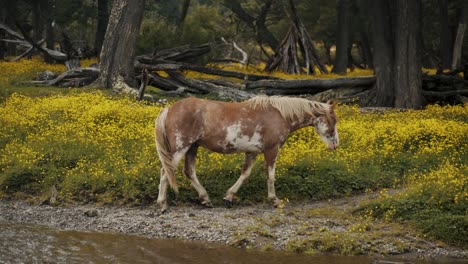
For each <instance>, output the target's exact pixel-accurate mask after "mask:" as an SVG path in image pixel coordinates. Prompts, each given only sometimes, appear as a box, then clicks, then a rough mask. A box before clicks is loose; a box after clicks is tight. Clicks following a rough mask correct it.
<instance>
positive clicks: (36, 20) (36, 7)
mask: <svg viewBox="0 0 468 264" xmlns="http://www.w3.org/2000/svg"><path fill="white" fill-rule="evenodd" d="M42 21H43V20H42V1H40V0H37V1H32V27H33V40H34V41H35V42H37V41H39V40H41V39H42V32H43V23H42Z"/></svg>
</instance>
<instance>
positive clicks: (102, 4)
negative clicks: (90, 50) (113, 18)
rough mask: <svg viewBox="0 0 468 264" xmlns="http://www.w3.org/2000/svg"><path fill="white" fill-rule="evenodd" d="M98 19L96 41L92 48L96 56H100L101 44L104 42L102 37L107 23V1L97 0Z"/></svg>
mask: <svg viewBox="0 0 468 264" xmlns="http://www.w3.org/2000/svg"><path fill="white" fill-rule="evenodd" d="M97 8H98V17H97V20H98V21H97V29H96V39H95V41H94V48H95V50H96V55H97V56H99V55H100V54H101V49H102V43H103V42H104V36H105V35H106V28H107V23H108V21H109V3H108V0H98V6H97Z"/></svg>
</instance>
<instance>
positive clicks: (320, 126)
mask: <svg viewBox="0 0 468 264" xmlns="http://www.w3.org/2000/svg"><path fill="white" fill-rule="evenodd" d="M315 129H316V130H317V133H318V134H319V136H320V138H321V139H322V141H323V142H325V144H327V146H330V145H331V144H332V139H331V138H330V137H328V136H327V131H328V125H327V124H326V123H324V122H322V121H319V122H318V123H317V125H316V126H315Z"/></svg>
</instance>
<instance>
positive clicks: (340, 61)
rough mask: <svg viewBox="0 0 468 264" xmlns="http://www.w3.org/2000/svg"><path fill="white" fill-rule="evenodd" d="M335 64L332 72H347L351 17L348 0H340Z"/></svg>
mask: <svg viewBox="0 0 468 264" xmlns="http://www.w3.org/2000/svg"><path fill="white" fill-rule="evenodd" d="M337 11H338V12H337V17H338V19H337V32H338V34H337V40H336V57H335V65H334V67H333V70H332V72H333V73H338V74H346V67H347V65H348V43H349V19H348V0H338V10H337Z"/></svg>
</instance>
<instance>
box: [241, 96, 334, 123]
mask: <svg viewBox="0 0 468 264" xmlns="http://www.w3.org/2000/svg"><path fill="white" fill-rule="evenodd" d="M245 102H247V103H248V104H249V105H250V107H252V108H254V109H256V108H260V109H267V108H268V107H269V106H272V107H274V108H276V109H278V111H279V112H280V114H281V115H282V116H283V118H284V119H288V120H303V119H304V118H305V117H306V115H311V116H313V117H317V116H318V115H326V116H327V118H328V117H329V116H330V112H331V106H330V105H329V104H324V103H319V102H315V101H310V100H307V99H303V98H294V97H283V96H256V97H253V98H251V99H249V100H247V101H245Z"/></svg>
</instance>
